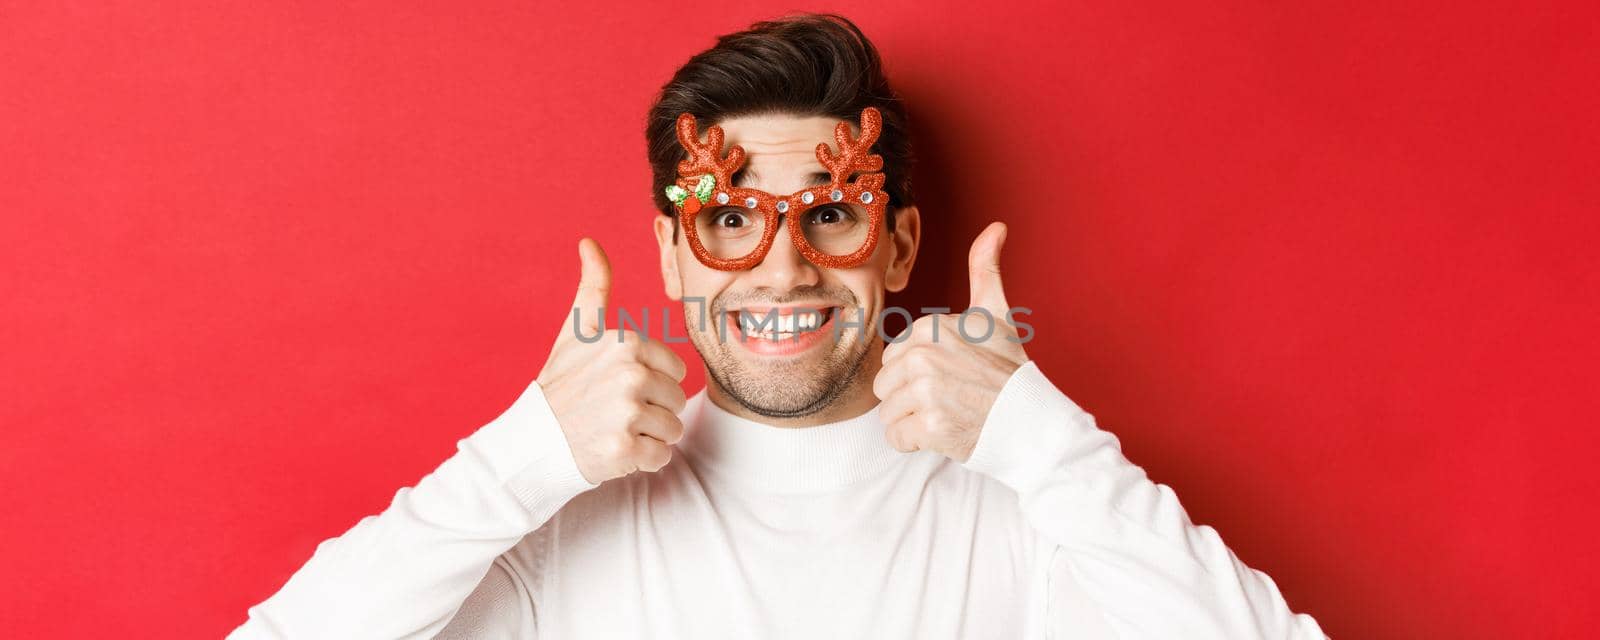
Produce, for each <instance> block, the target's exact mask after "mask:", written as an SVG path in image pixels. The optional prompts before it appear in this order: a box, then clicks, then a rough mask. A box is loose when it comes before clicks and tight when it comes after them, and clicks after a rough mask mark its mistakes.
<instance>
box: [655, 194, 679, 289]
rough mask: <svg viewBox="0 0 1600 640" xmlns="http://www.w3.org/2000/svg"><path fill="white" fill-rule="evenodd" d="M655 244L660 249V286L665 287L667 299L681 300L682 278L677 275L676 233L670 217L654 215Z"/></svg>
mask: <svg viewBox="0 0 1600 640" xmlns="http://www.w3.org/2000/svg"><path fill="white" fill-rule="evenodd" d="M655 218H656V221H655V233H656V244H657V245H658V246H659V247H660V249H661V284H662V285H664V286H665V287H666V291H667V298H668V299H670V300H682V299H683V278H682V277H680V276H679V275H678V243H677V242H675V240H676V238H675V237H674V236H675V235H676V233H677V230H676V229H675V226H676V225H674V224H673V220H675V218H673V217H672V216H663V215H659V214H658V215H656V217H655Z"/></svg>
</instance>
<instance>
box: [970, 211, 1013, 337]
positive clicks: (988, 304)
mask: <svg viewBox="0 0 1600 640" xmlns="http://www.w3.org/2000/svg"><path fill="white" fill-rule="evenodd" d="M1005 242H1006V223H1004V222H991V223H989V226H988V227H985V228H984V230H983V233H980V234H978V239H977V240H973V241H972V250H971V251H970V252H968V253H967V278H968V279H969V280H971V282H972V300H971V302H970V303H969V305H968V306H971V307H983V308H985V309H988V310H989V312H990V313H993V314H995V315H997V316H999V315H1004V314H1005V312H1006V309H1009V308H1010V306H1009V305H1008V304H1006V292H1005V289H1004V288H1003V287H1002V286H1001V285H1000V247H1001V246H1002V245H1004V244H1005Z"/></svg>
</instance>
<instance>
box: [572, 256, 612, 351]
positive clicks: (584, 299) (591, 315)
mask: <svg viewBox="0 0 1600 640" xmlns="http://www.w3.org/2000/svg"><path fill="white" fill-rule="evenodd" d="M578 259H579V260H580V261H582V264H583V266H582V271H581V272H580V274H579V276H578V293H577V295H576V296H574V297H573V299H572V309H573V310H570V311H568V312H567V324H568V325H571V324H572V322H573V315H574V314H577V315H578V327H579V328H581V329H583V330H584V333H585V335H588V334H592V333H594V332H596V331H599V330H600V328H601V327H603V326H605V323H604V322H602V320H603V318H601V317H600V316H601V308H603V307H605V306H606V303H607V301H608V300H609V299H610V297H611V262H610V261H608V260H607V259H606V252H605V251H604V250H603V249H601V248H600V243H598V242H595V241H594V240H593V239H590V238H584V239H582V240H579V241H578Z"/></svg>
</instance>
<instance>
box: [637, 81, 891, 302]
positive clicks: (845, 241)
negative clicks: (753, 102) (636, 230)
mask: <svg viewBox="0 0 1600 640" xmlns="http://www.w3.org/2000/svg"><path fill="white" fill-rule="evenodd" d="M882 129H883V116H882V114H880V113H879V112H878V109H877V108H875V107H867V108H866V109H865V110H863V111H862V112H861V137H859V138H852V137H851V136H850V125H849V124H847V123H844V122H840V123H839V124H838V125H837V126H835V127H834V130H833V140H834V143H835V145H836V146H837V147H838V149H839V151H838V152H837V153H834V152H833V151H830V150H829V149H828V143H826V142H819V143H817V160H818V161H819V162H821V163H822V166H823V167H825V168H827V170H828V174H829V175H830V176H831V180H829V182H828V184H824V185H818V186H815V187H811V188H809V189H804V190H801V191H796V192H794V193H791V194H789V195H786V196H775V195H773V194H770V193H767V192H765V191H761V190H759V189H750V188H745V187H735V186H733V181H732V179H731V176H732V175H733V174H734V173H735V172H736V171H738V170H739V168H740V167H741V166H743V165H744V161H745V153H744V148H743V147H740V146H739V145H733V146H732V147H730V148H729V149H728V153H727V156H726V157H722V128H721V127H718V126H716V125H712V126H711V127H709V128H707V129H706V141H705V143H704V144H702V143H700V141H699V135H698V131H697V129H696V126H695V119H694V116H693V115H690V114H689V113H683V114H681V115H679V116H678V142H679V143H680V144H682V145H683V148H684V149H685V150H686V151H688V152H689V158H688V159H687V160H684V161H682V162H679V163H678V180H677V182H676V183H675V184H671V185H668V186H667V188H666V193H667V198H668V199H670V200H671V201H672V203H673V206H674V207H676V209H677V212H678V220H679V222H680V223H681V226H682V227H683V235H684V237H686V238H687V239H688V240H689V249H690V250H691V251H693V252H694V255H695V257H696V258H698V259H699V260H700V262H701V263H703V264H705V265H706V266H708V267H711V268H712V269H718V270H721V271H741V270H744V269H749V268H751V267H754V266H755V265H757V264H760V263H761V260H762V259H764V258H765V257H766V255H767V251H769V250H770V249H772V241H773V239H774V238H776V237H777V235H778V226H779V224H778V223H779V221H780V219H781V218H784V217H787V219H788V220H789V241H790V242H793V243H794V246H795V249H796V250H798V251H799V252H800V255H803V256H805V258H806V259H807V260H810V261H811V262H812V264H815V265H817V266H820V267H827V268H832V269H848V268H850V267H855V266H858V265H860V264H861V263H863V262H866V261H867V258H869V257H871V256H872V251H873V250H874V249H875V248H877V246H878V233H879V230H880V229H881V228H882V227H883V215H884V207H885V206H886V205H887V204H888V202H889V194H888V193H887V192H885V191H883V182H884V175H883V173H882V170H883V157H882V156H879V155H878V154H875V153H870V152H869V150H870V149H871V148H872V143H873V142H875V141H877V139H878V134H879V133H880V132H881V131H882ZM852 175H854V180H852V179H851V177H852Z"/></svg>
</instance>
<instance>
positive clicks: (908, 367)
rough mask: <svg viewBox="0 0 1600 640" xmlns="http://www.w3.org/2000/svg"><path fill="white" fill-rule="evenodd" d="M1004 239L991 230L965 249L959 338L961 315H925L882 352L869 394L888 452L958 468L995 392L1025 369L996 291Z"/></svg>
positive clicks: (1001, 228) (1001, 294)
mask: <svg viewBox="0 0 1600 640" xmlns="http://www.w3.org/2000/svg"><path fill="white" fill-rule="evenodd" d="M1005 237H1006V226H1005V224H1004V223H1000V222H995V223H992V224H990V225H989V226H988V228H986V229H984V230H983V233H981V234H978V239H977V240H975V241H973V243H972V251H971V252H970V253H969V254H968V255H967V271H968V278H969V279H970V280H971V282H972V299H971V306H970V307H969V309H968V310H967V312H966V314H965V315H966V318H967V319H966V321H965V330H964V332H963V327H962V326H961V322H962V320H961V318H962V315H961V314H934V315H927V316H923V317H921V318H917V319H916V321H915V322H912V323H911V326H910V327H908V328H907V329H906V330H905V332H903V333H901V334H900V335H899V336H897V337H896V338H895V340H894V341H893V343H892V344H890V345H889V346H887V347H885V348H884V350H883V368H882V369H880V370H879V371H878V377H877V378H876V379H874V380H873V382H872V392H873V393H874V394H876V395H877V396H878V398H879V399H881V400H883V404H882V405H881V406H880V407H879V415H880V416H881V417H882V418H883V420H884V422H885V423H886V424H887V429H886V431H885V437H887V438H888V439H889V443H890V444H891V445H893V446H894V448H895V449H897V450H899V451H904V452H908V453H909V452H912V451H917V450H920V449H928V450H932V451H937V452H939V453H941V454H944V455H945V456H947V457H950V458H952V459H954V460H956V461H958V462H966V461H967V458H969V457H971V456H972V449H973V447H974V446H976V445H977V443H978V432H979V430H981V429H982V428H983V423H984V420H985V418H987V417H988V415H989V408H990V407H992V406H994V402H995V399H996V398H998V397H999V396H1000V389H1001V388H1002V387H1004V386H1005V384H1006V381H1008V380H1010V379H1011V374H1012V373H1014V372H1016V370H1017V369H1018V368H1020V367H1021V366H1022V365H1023V364H1024V363H1026V362H1027V361H1028V356H1027V354H1026V353H1024V352H1023V350H1022V344H1021V341H1020V340H1019V339H1018V337H1017V330H1016V327H1015V326H1013V325H1012V323H1011V322H1009V320H1010V318H1011V316H1010V315H1009V314H1008V311H1009V310H1010V306H1009V305H1008V304H1007V302H1006V294H1005V290H1004V289H1003V288H1002V287H1001V286H1000V247H1001V245H1002V244H1004V243H1005ZM991 328H992V329H993V332H992V333H991V332H990V329H991Z"/></svg>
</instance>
